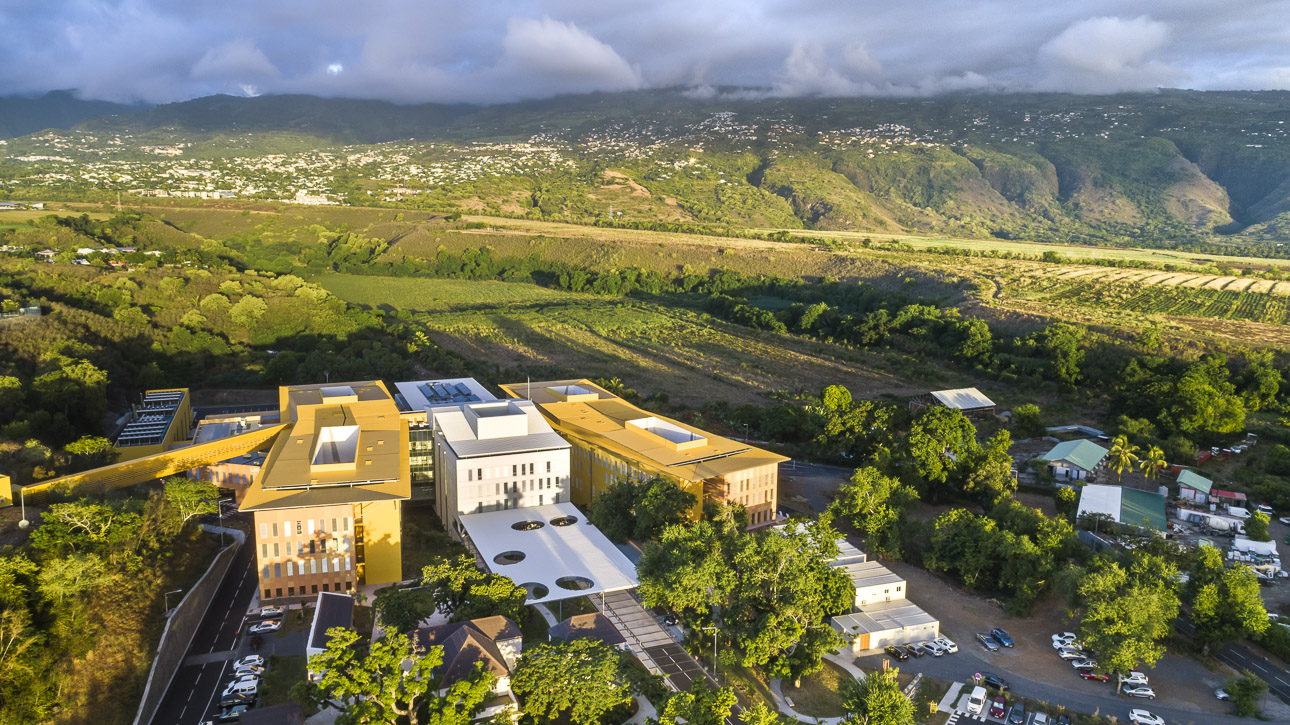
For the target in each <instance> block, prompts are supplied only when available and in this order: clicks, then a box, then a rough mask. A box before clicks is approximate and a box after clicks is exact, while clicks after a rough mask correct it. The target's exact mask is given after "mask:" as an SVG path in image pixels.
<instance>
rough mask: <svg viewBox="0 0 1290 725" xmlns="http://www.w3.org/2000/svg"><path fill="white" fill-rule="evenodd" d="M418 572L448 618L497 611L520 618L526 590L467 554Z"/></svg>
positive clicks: (460, 618) (489, 614)
mask: <svg viewBox="0 0 1290 725" xmlns="http://www.w3.org/2000/svg"><path fill="white" fill-rule="evenodd" d="M421 575H422V577H423V582H422V583H424V584H425V585H426V587H427V589H428V590H429V592H430V597H431V599H433V600H434V601H435V602H437V603H438V605H439V609H440V610H441V611H443V612H444V613H446V614H447V615H448V619H449V621H452V622H465V621H467V620H471V619H478V618H480V617H492V616H495V615H499V614H500V615H501V616H503V617H509V618H510V619H512V620H513V621H516V622H521V621H523V620H524V602H525V600H527V599H528V592H526V591H525V590H524V588H523V587H520V586H516V584H515V582H513V581H511V579H510V577H505V576H502V575H500V574H490V573H489V572H486V571H483V570H482V569H480V568H479V567H477V566H475V560H474V558H472V557H470V556H459V557H457V558H456V559H450V560H444V561H439V562H437V563H434V564H430V565H429V566H427V567H425V568H424V569H422V570H421Z"/></svg>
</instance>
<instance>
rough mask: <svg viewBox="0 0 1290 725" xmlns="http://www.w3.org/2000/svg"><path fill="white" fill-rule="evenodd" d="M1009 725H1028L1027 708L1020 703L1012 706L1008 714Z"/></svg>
mask: <svg viewBox="0 0 1290 725" xmlns="http://www.w3.org/2000/svg"><path fill="white" fill-rule="evenodd" d="M1008 725H1026V706H1025V705H1023V704H1021V703H1020V702H1018V703H1016V704H1014V705H1013V706H1012V712H1009V713H1008Z"/></svg>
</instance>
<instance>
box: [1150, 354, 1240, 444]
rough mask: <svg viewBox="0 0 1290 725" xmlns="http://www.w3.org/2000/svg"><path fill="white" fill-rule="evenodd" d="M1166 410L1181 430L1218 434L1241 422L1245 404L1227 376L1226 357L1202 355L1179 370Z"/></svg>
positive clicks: (1234, 429)
mask: <svg viewBox="0 0 1290 725" xmlns="http://www.w3.org/2000/svg"><path fill="white" fill-rule="evenodd" d="M1166 413H1167V414H1168V415H1169V417H1170V419H1171V420H1172V421H1173V423H1174V425H1175V426H1176V427H1177V428H1178V430H1181V431H1182V432H1184V433H1202V434H1208V435H1218V434H1222V433H1235V432H1237V431H1240V430H1241V429H1242V428H1243V427H1244V426H1245V404H1244V402H1243V401H1242V400H1241V396H1240V395H1239V394H1238V393H1237V392H1236V386H1234V385H1233V384H1232V383H1231V381H1230V380H1229V375H1228V371H1227V358H1226V356H1224V355H1206V356H1205V357H1204V358H1202V359H1201V360H1199V361H1197V362H1195V363H1193V364H1192V365H1190V366H1189V367H1188V368H1187V371H1186V372H1185V373H1183V376H1182V379H1181V380H1179V381H1178V384H1177V386H1176V388H1175V390H1174V395H1173V399H1172V401H1170V404H1169V405H1168V406H1167V409H1166Z"/></svg>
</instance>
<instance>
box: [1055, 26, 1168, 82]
mask: <svg viewBox="0 0 1290 725" xmlns="http://www.w3.org/2000/svg"><path fill="white" fill-rule="evenodd" d="M1168 41H1169V27H1168V26H1167V25H1165V24H1164V23H1162V22H1159V21H1156V20H1152V19H1151V18H1150V17H1147V16H1146V15H1141V16H1138V17H1136V18H1131V19H1128V20H1125V19H1123V18H1118V17H1098V18H1089V19H1087V20H1081V21H1079V22H1076V23H1073V24H1071V25H1070V26H1069V27H1067V28H1066V29H1065V30H1063V31H1062V32H1061V33H1060V34H1059V35H1057V36H1056V37H1054V38H1053V39H1052V40H1049V41H1048V42H1047V43H1044V44H1043V45H1042V46H1041V47H1040V48H1039V53H1038V59H1039V63H1040V66H1041V67H1042V68H1044V69H1045V71H1046V74H1045V75H1044V76H1043V77H1042V78H1041V79H1040V80H1039V82H1038V83H1037V87H1039V88H1041V89H1045V90H1073V91H1076V92H1081V91H1086V92H1093V93H1105V92H1115V91H1136V90H1148V89H1153V88H1157V87H1159V86H1160V85H1163V84H1165V83H1169V82H1171V81H1176V80H1179V79H1180V78H1181V75H1182V74H1181V72H1180V71H1178V70H1177V69H1176V68H1173V67H1170V66H1169V65H1166V64H1164V63H1162V62H1160V61H1159V60H1158V59H1156V58H1155V57H1154V55H1155V54H1156V53H1158V52H1159V51H1160V50H1161V49H1163V48H1164V47H1165V46H1166V44H1167V43H1168Z"/></svg>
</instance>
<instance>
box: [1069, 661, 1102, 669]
mask: <svg viewBox="0 0 1290 725" xmlns="http://www.w3.org/2000/svg"><path fill="white" fill-rule="evenodd" d="M1071 667H1074V668H1075V669H1077V670H1096V669H1097V660H1075V661H1074V662H1072V663H1071Z"/></svg>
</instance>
